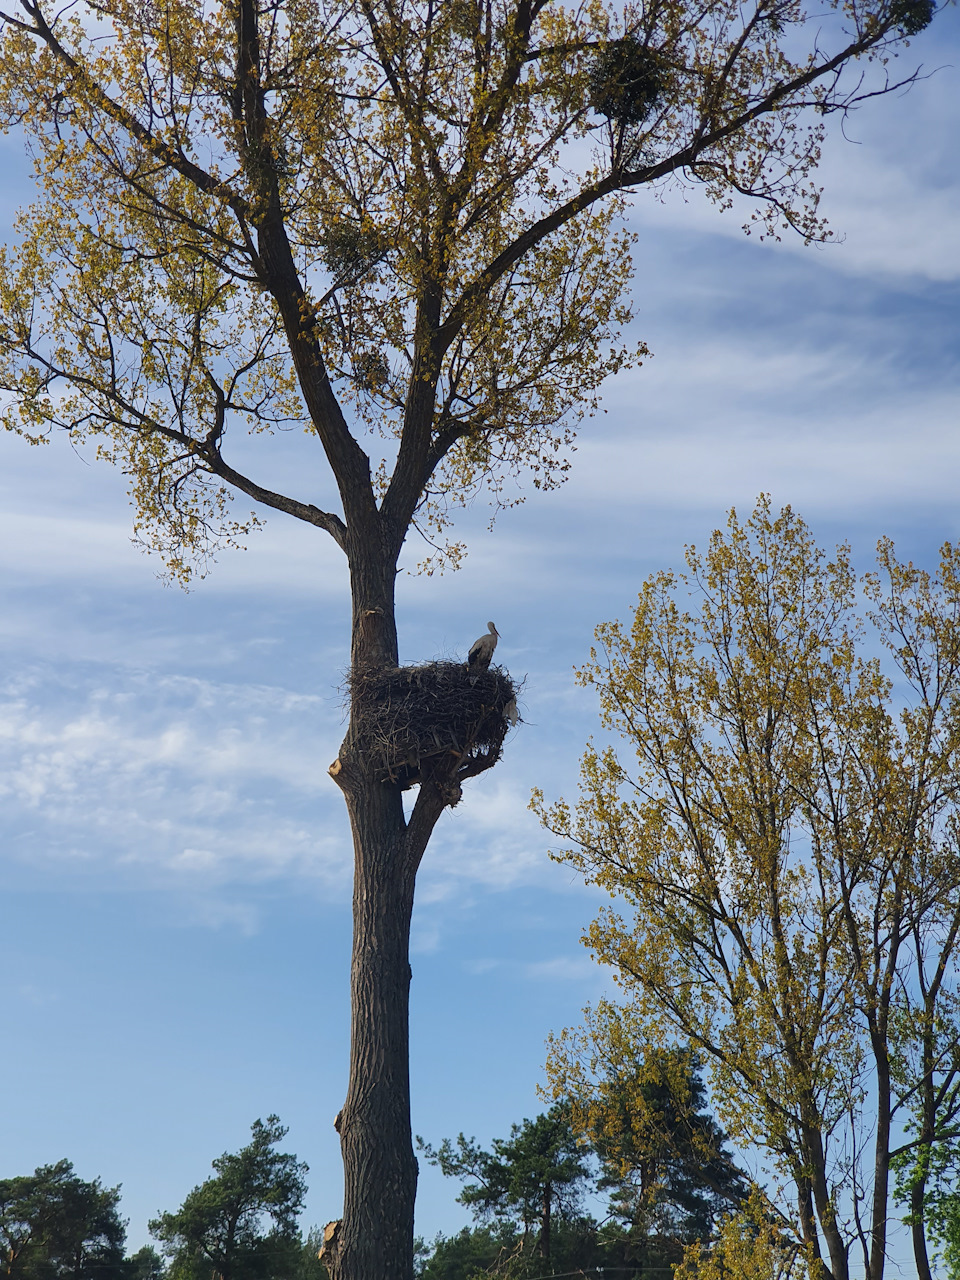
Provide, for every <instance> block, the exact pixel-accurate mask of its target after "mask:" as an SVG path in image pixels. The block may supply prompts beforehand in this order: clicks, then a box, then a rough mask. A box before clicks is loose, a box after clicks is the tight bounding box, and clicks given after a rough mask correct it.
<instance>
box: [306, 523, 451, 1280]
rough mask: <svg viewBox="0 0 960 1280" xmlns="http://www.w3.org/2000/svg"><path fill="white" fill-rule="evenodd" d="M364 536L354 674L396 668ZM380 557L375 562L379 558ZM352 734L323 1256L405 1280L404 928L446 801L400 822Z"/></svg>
mask: <svg viewBox="0 0 960 1280" xmlns="http://www.w3.org/2000/svg"><path fill="white" fill-rule="evenodd" d="M383 542H384V538H383V528H382V525H380V526H379V528H376V529H371V530H368V534H367V538H366V540H365V543H364V544H363V546H362V549H361V546H358V547H356V548H355V553H354V556H353V558H352V562H351V585H352V592H353V642H352V646H351V648H352V659H353V664H354V667H357V666H365V667H371V666H372V667H382V666H391V665H392V666H396V665H397V662H398V648H397V633H396V622H395V614H394V581H395V577H396V570H395V563H396V556H395V555H393V556H391V555H390V554H389V550H388V549H387V548H385V547H384V546H383V545H382V544H383ZM378 552H379V554H378ZM353 740H354V724H353V722H352V721H351V726H350V730H349V731H348V733H347V737H346V739H345V741H344V743H343V746H342V747H341V750H340V756H339V758H338V760H337V761H336V762H335V764H334V766H331V774H332V775H333V776H334V778H335V780H336V782H337V784H338V785H339V786H340V788H341V789H342V791H343V792H344V796H345V799H346V803H347V810H348V813H349V816H350V826H351V830H352V833H353V848H354V893H353V955H352V962H351V973H350V997H351V1033H350V1077H349V1083H348V1089H347V1097H346V1101H345V1102H344V1105H343V1108H342V1110H341V1111H340V1113H339V1115H338V1116H337V1119H336V1127H337V1130H338V1132H339V1134H340V1146H341V1152H342V1156H343V1168H344V1206H343V1218H342V1219H341V1220H340V1222H338V1223H335V1224H330V1226H329V1227H328V1229H327V1231H326V1233H325V1239H324V1247H323V1250H322V1252H321V1257H322V1258H323V1261H324V1263H325V1264H326V1267H327V1270H328V1271H329V1272H330V1275H331V1277H332V1280H412V1277H413V1213H414V1201H415V1197H416V1189H417V1161H416V1157H415V1155H414V1152H413V1141H412V1133H411V1125H410V1073H409V994H410V978H411V970H410V960H409V942H410V921H411V917H412V914H413V900H414V887H415V881H416V873H417V868H418V866H419V863H420V859H421V857H422V855H423V851H424V849H425V848H426V845H427V841H428V840H429V838H430V834H431V833H432V830H433V827H434V826H435V824H436V821H437V819H438V818H439V816H440V814H441V813H442V811H443V807H444V801H443V797H442V795H441V794H440V791H439V789H438V788H437V787H435V786H433V785H432V784H431V783H430V782H426V783H424V784H422V785H421V788H420V793H419V794H418V797H417V801H416V803H415V805H414V809H413V812H412V814H411V816H410V819H409V821H408V820H407V819H406V818H405V816H404V812H403V799H402V792H401V789H400V787H399V786H398V785H396V784H394V783H390V782H384V781H382V780H381V779H380V778H378V777H377V776H376V775H375V773H374V772H372V771H371V770H370V769H369V767H368V766H367V762H366V761H365V760H364V759H363V757H362V755H361V754H360V753H359V752H357V751H355V750H354V748H353V745H352V744H353Z"/></svg>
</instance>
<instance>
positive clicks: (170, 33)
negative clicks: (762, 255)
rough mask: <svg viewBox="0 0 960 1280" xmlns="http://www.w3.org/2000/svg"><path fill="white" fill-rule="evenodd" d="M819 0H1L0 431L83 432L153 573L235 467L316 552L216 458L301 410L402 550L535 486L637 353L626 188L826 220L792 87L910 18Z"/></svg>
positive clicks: (225, 522) (300, 421)
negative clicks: (16, 204) (54, 6)
mask: <svg viewBox="0 0 960 1280" xmlns="http://www.w3.org/2000/svg"><path fill="white" fill-rule="evenodd" d="M918 2H919V0H918ZM828 8H829V6H828ZM842 8H843V14H844V17H843V21H842V22H841V21H840V17H839V6H838V13H837V15H836V21H835V23H834V25H833V27H831V28H830V32H831V33H832V34H831V35H829V37H828V33H827V30H825V28H824V25H823V20H822V14H821V11H820V10H819V9H818V10H817V14H816V16H815V18H814V19H813V20H808V18H807V15H806V13H805V11H804V9H803V7H802V5H801V3H800V0H756V3H754V4H752V5H749V6H744V5H742V4H741V3H739V0H708V3H707V4H705V5H703V4H691V3H689V0H654V2H653V3H650V4H644V5H638V4H633V3H631V4H628V5H626V6H625V7H624V6H621V5H618V4H613V3H605V2H604V0H582V2H581V3H578V4H575V5H572V6H567V5H564V4H560V3H556V2H547V0H537V2H536V3H533V4H530V3H529V2H528V0H489V2H486V3H481V2H479V0H439V2H434V0H431V2H430V3H422V4H420V3H412V2H404V3H401V4H399V5H396V4H394V3H392V2H391V3H387V2H385V0H361V3H359V4H356V5H355V4H353V3H350V4H347V3H340V2H339V0H270V2H269V3H267V4H265V5H263V6H259V7H258V6H257V5H255V4H253V3H252V0H223V2H222V3H221V2H220V0H210V2H209V3H202V4H197V3H186V2H185V0H136V3H134V2H133V0H96V3H94V2H93V0H89V3H80V4H78V5H76V6H72V7H69V8H68V9H66V10H59V11H56V12H55V11H53V10H51V11H47V9H46V8H45V7H44V5H43V3H42V0H37V2H36V3H35V2H34V0H19V7H16V6H14V8H13V10H12V11H11V12H10V13H8V14H6V15H5V16H3V17H2V18H0V23H2V39H0V124H3V125H5V126H6V127H8V128H15V129H17V130H18V131H20V132H21V133H22V134H23V135H24V137H25V139H26V142H27V145H28V147H29V149H30V154H31V156H32V157H33V162H34V168H35V173H36V179H37V184H38V196H37V200H36V202H35V203H34V204H33V205H32V206H31V207H30V208H28V209H25V210H23V211H22V213H21V215H20V218H19V221H18V233H17V238H16V242H15V243H14V244H12V245H11V246H9V248H8V249H7V251H6V252H5V253H4V255H3V257H2V258H0V388H3V389H5V390H6V391H7V392H8V393H9V395H8V398H7V408H6V411H5V419H4V420H5V424H6V425H7V426H8V427H9V428H11V429H13V430H17V431H21V432H23V433H24V434H26V435H27V436H28V438H30V439H31V440H34V441H39V440H41V439H43V438H44V437H45V435H46V434H47V433H48V432H49V430H50V429H51V428H52V427H55V426H59V427H63V428H66V429H68V430H69V431H71V432H72V433H73V434H74V436H75V437H76V438H77V439H78V440H80V441H82V440H84V439H92V440H93V441H94V442H95V444H96V445H97V446H98V447H99V448H100V450H101V451H102V453H103V455H104V456H105V457H107V458H109V459H110V460H112V461H114V462H116V463H117V464H118V465H120V466H122V467H123V468H124V469H125V471H126V472H127V473H128V474H129V476H130V483H131V490H132V494H133V497H134V499H135V501H136V504H137V509H138V517H137V519H138V527H139V529H140V531H141V533H142V536H143V537H144V539H145V540H146V541H147V542H148V543H152V544H153V545H155V546H157V547H158V548H159V549H160V550H161V551H162V552H163V553H164V554H165V556H166V557H167V561H168V564H169V567H170V569H171V571H172V572H173V573H174V574H179V575H181V576H184V575H186V574H188V573H189V564H190V561H191V558H196V556H197V555H200V556H201V557H202V555H203V553H204V551H205V550H206V549H207V548H210V547H215V546H216V544H217V542H218V541H219V540H222V539H223V538H226V539H227V540H231V539H233V538H235V537H238V536H240V535H241V534H242V533H243V532H244V530H245V529H247V528H249V524H250V522H249V521H242V520H241V521H239V522H233V521H232V520H231V518H230V516H229V513H228V510H227V505H226V504H227V494H228V493H229V492H230V491H232V490H240V491H242V492H243V493H245V494H246V495H248V496H249V497H251V498H253V499H254V500H255V501H256V502H257V503H260V504H263V505H267V506H272V507H275V508H276V507H278V508H280V509H282V510H286V511H288V512H289V513H291V514H294V515H297V516H299V517H300V518H302V519H306V520H308V521H313V522H314V523H316V524H320V525H321V527H324V528H326V529H327V530H328V532H332V533H333V535H334V536H335V537H336V538H337V540H338V541H340V542H341V544H342V543H343V538H342V536H341V534H342V529H341V528H340V526H339V525H338V523H337V521H338V520H339V519H340V516H339V515H337V516H329V517H325V518H324V519H320V514H321V513H318V512H317V509H316V508H314V507H312V506H311V505H310V502H309V501H301V500H298V501H291V500H289V499H287V498H284V497H283V496H282V495H277V494H274V493H272V492H271V491H269V490H267V489H265V488H263V487H261V485H260V483H259V482H258V480H257V479H256V478H255V477H252V476H249V475H246V474H245V473H243V472H242V471H241V470H238V469H237V464H236V455H235V453H234V454H232V455H231V457H232V461H231V460H230V457H228V455H227V454H226V453H225V452H224V450H225V446H226V441H227V437H228V434H229V432H230V430H231V428H240V429H247V430H250V431H253V432H263V431H266V432H269V431H273V430H275V429H278V428H283V427H296V426H299V427H302V428H305V429H306V430H308V431H311V432H313V431H315V432H316V433H317V434H318V435H319V437H320V440H321V442H322V444H323V446H324V448H325V450H326V454H327V459H328V461H329V463H330V465H331V467H332V469H333V472H334V475H335V478H336V483H337V485H338V486H339V490H340V496H341V499H343V500H344V501H345V502H346V499H345V498H344V493H345V490H346V489H347V488H350V489H351V492H352V493H353V496H354V497H356V492H357V488H356V487H357V484H358V483H360V480H359V478H358V477H359V476H360V472H358V470H357V466H356V465H355V464H357V462H358V459H359V461H360V462H361V463H362V467H361V470H363V469H364V468H366V459H365V458H359V455H358V454H357V453H356V452H355V450H354V449H353V446H352V445H351V443H350V442H349V439H348V437H347V436H345V435H344V433H345V432H346V431H348V430H352V431H353V433H354V436H355V438H357V439H362V441H363V447H364V450H365V451H367V452H369V453H370V455H371V457H370V467H369V470H370V471H371V472H372V474H373V484H374V488H373V492H372V494H370V495H369V496H368V498H367V499H364V501H367V502H372V501H381V500H382V501H384V503H385V510H386V511H387V512H388V513H389V514H391V516H392V517H395V518H396V519H397V520H398V521H399V523H400V528H399V533H397V535H396V536H397V537H399V538H400V540H401V541H402V535H403V533H405V531H406V528H407V525H408V524H409V522H410V521H411V520H413V519H414V518H415V520H416V521H417V522H418V523H420V524H422V525H423V524H425V525H426V526H427V527H431V526H432V527H434V528H436V527H441V528H442V527H443V525H444V523H445V512H446V511H447V510H448V508H449V506H450V504H451V503H453V504H456V503H459V502H464V501H467V500H468V499H469V498H470V497H471V496H472V495H473V494H474V493H475V492H476V491H477V490H478V488H480V487H481V486H484V485H486V486H489V487H490V488H491V489H492V491H493V494H494V498H495V501H496V502H497V503H501V502H503V501H508V500H510V499H509V495H508V494H506V493H505V491H504V486H505V484H506V483H507V481H508V479H510V478H511V477H512V476H514V475H515V474H516V473H519V472H522V471H531V472H532V473H533V479H534V484H535V485H536V486H539V487H546V488H549V487H550V486H552V485H554V484H556V483H558V482H559V481H560V480H561V479H562V478H563V475H564V473H565V471H566V469H567V466H568V465H569V464H568V457H569V447H570V446H571V444H572V439H573V430H574V427H575V426H576V423H577V420H578V418H579V417H580V416H581V415H582V414H583V413H584V412H585V411H591V410H592V409H593V408H594V407H595V405H596V402H597V393H598V390H599V387H600V385H601V383H602V382H603V380H604V378H606V377H607V376H608V375H609V374H611V373H615V372H617V371H618V370H620V369H622V368H624V367H625V366H627V365H628V364H630V363H631V362H633V361H635V360H636V359H637V358H638V356H639V355H640V354H642V352H643V350H644V348H643V346H642V344H640V345H639V346H637V345H636V344H635V345H633V346H630V345H625V344H624V343H623V342H622V340H621V338H620V336H619V335H620V333H621V331H622V328H623V326H624V325H625V324H626V322H627V321H628V320H629V319H630V314H631V313H630V306H629V304H628V302H627V301H626V294H625V290H626V287H627V284H628V281H629V279H630V275H631V258H630V245H631V236H630V235H629V234H628V233H627V232H626V231H624V230H622V229H621V230H618V229H617V228H618V225H619V220H620V217H621V214H622V212H623V206H624V202H625V200H626V198H627V193H629V192H630V191H632V190H634V189H636V188H638V187H640V186H643V185H645V184H654V185H655V184H657V183H659V182H662V181H664V180H666V179H668V178H670V177H671V176H676V175H680V174H683V175H686V177H688V178H692V179H695V180H697V181H699V182H701V183H703V184H704V185H705V186H706V188H707V190H708V192H709V193H710V195H711V196H712V197H713V198H714V199H716V200H718V201H719V202H720V203H721V204H722V203H726V202H727V201H729V199H730V196H731V193H733V192H735V191H742V192H745V193H747V194H750V195H753V196H755V197H756V198H757V200H758V202H759V203H760V204H761V205H762V206H763V208H764V209H765V210H766V213H765V214H763V215H761V216H762V219H765V220H766V222H767V224H768V229H770V230H774V231H775V230H776V228H778V227H781V226H786V225H790V224H792V225H793V226H795V227H796V228H797V229H798V230H799V231H800V232H801V234H803V235H805V236H808V237H812V236H819V235H821V234H825V232H824V229H823V227H822V225H821V223H820V222H819V221H818V218H817V213H816V207H817V201H818V195H819V193H818V191H817V189H816V187H815V186H814V185H813V183H812V181H811V173H812V170H813V168H814V166H815V164H816V161H817V158H818V146H819V138H820V126H819V124H818V123H816V122H814V123H811V120H814V118H813V117H810V116H809V114H805V110H806V108H808V107H809V106H810V105H811V104H813V105H817V106H820V107H822V108H827V107H830V106H834V107H835V106H838V105H840V104H842V103H845V102H849V101H851V98H850V95H849V94H847V90H846V88H845V85H844V83H843V82H842V80H840V81H838V80H837V78H836V76H835V74H834V72H835V71H836V70H837V69H838V68H840V67H842V66H843V65H844V63H845V62H847V61H848V60H850V59H851V58H854V57H858V56H861V55H867V56H878V57H880V58H883V57H884V56H885V52H884V51H885V50H886V49H887V48H888V47H889V46H890V45H892V44H894V43H895V42H896V41H897V40H898V39H900V38H901V37H902V35H903V33H904V32H905V31H906V30H907V27H908V26H909V27H910V29H911V30H913V29H917V23H918V22H920V19H919V18H918V17H917V16H916V15H915V14H913V10H912V9H911V14H912V15H913V16H912V17H910V18H909V22H908V21H907V18H905V17H904V13H903V12H901V10H903V0H900V9H897V8H896V6H893V7H891V6H890V5H889V3H888V0H846V3H844V5H843V6H842ZM908 16H909V15H908ZM905 24H906V25H905ZM828 25H829V24H828ZM920 25H922V23H920ZM831 40H832V45H831ZM828 46H830V47H829V49H828ZM624 50H626V53H624V52H623V51H624ZM624 59H625V61H624ZM631 67H633V68H634V70H633V71H631V70H630V68H631ZM637 67H639V68H640V71H639V72H638V71H637V70H636V68H637ZM651 67H652V68H654V71H653V72H651V70H650V68H651ZM618 68H619V70H618ZM624 68H626V70H624ZM637 75H639V76H640V81H637V83H636V84H635V83H634V82H633V81H631V80H630V76H634V77H635V78H636V76H637ZM616 76H621V80H616ZM623 76H626V77H627V80H626V82H622V77H623ZM611 77H614V80H611ZM614 81H615V82H614ZM641 82H642V83H641ZM851 83H852V84H853V85H854V87H853V88H852V89H851V90H850V93H851V94H852V95H853V97H854V98H855V96H856V93H857V91H858V82H856V80H855V79H854V81H852V82H851ZM638 85H639V87H637V86H638ZM621 100H622V101H623V102H624V103H626V104H628V105H627V106H625V107H624V115H623V118H621V119H616V118H614V119H611V118H609V117H608V116H605V115H603V114H601V112H600V111H599V110H598V109H597V108H595V107H594V105H593V104H594V102H596V103H598V104H600V105H601V106H603V104H606V107H605V110H607V111H608V112H613V113H614V114H616V112H617V107H616V103H617V102H620V101H621ZM638 102H642V109H641V107H639V106H638V105H637V104H638ZM611 104H613V105H611ZM641 293H642V290H641ZM344 414H346V415H349V417H350V421H349V423H347V422H346V419H345V418H344V416H343V415H344ZM378 437H382V438H383V440H384V441H385V442H386V443H383V444H381V443H380V442H379V440H378ZM398 437H399V438H400V439H401V440H402V441H403V442H404V444H403V447H402V448H401V450H400V461H399V463H398V464H397V465H396V468H394V463H395V461H396V459H397V452H396V445H394V444H393V443H391V441H393V440H395V439H397V438H398ZM351 468H352V470H351ZM348 472H350V474H349V475H348V474H347V473H348ZM364 473H365V472H364ZM304 483H305V485H308V486H310V488H311V492H310V493H308V494H307V495H305V496H306V498H307V499H309V500H310V501H312V500H313V499H314V498H315V497H316V496H317V493H316V486H315V485H310V478H309V477H305V480H304ZM364 483H368V482H366V481H364ZM391 484H393V486H394V497H395V498H396V502H395V503H394V504H393V507H391V504H390V502H388V501H387V500H386V494H387V493H388V491H389V490H390V487H391ZM347 506H349V503H347ZM414 513H416V515H415V516H414ZM354 517H355V513H353V512H351V511H349V510H346V509H344V512H343V519H344V520H346V522H347V524H350V522H351V520H353V519H354ZM392 541H393V542H395V541H396V539H395V538H393V539H392ZM451 550H452V553H453V554H454V556H455V555H456V553H457V549H456V548H452V549H451Z"/></svg>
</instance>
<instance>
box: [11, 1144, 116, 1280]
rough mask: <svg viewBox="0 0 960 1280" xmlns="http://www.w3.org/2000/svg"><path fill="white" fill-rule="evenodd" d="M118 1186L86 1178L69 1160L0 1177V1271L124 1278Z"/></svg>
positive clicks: (59, 1278) (26, 1279) (28, 1277)
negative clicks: (17, 1174) (102, 1183)
mask: <svg viewBox="0 0 960 1280" xmlns="http://www.w3.org/2000/svg"><path fill="white" fill-rule="evenodd" d="M119 1202H120V1188H119V1187H109V1188H108V1187H104V1186H102V1185H101V1183H100V1180H99V1178H95V1179H94V1180H93V1181H92V1182H85V1181H84V1180H83V1179H82V1178H78V1177H77V1175H76V1174H75V1173H74V1172H73V1165H72V1164H71V1163H70V1161H69V1160H59V1161H57V1163H56V1164H50V1165H43V1166H42V1167H41V1168H39V1169H37V1170H36V1172H35V1173H32V1174H28V1175H26V1176H22V1177H18V1178H5V1179H3V1180H0V1275H4V1276H6V1277H8V1280H127V1268H126V1263H125V1260H124V1242H125V1239H126V1227H125V1224H124V1222H123V1220H122V1219H121V1218H120V1215H119V1212H118V1205H119Z"/></svg>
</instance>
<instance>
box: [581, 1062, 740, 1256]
mask: <svg viewBox="0 0 960 1280" xmlns="http://www.w3.org/2000/svg"><path fill="white" fill-rule="evenodd" d="M706 1105H707V1091H706V1087H705V1085H704V1083H703V1076H702V1066H701V1063H700V1061H699V1060H698V1059H697V1057H696V1056H695V1055H693V1054H690V1053H688V1052H685V1051H683V1050H680V1049H668V1050H663V1051H661V1052H658V1053H650V1054H648V1055H647V1056H646V1058H645V1059H644V1060H643V1061H642V1062H640V1063H637V1064H633V1065H630V1066H627V1067H624V1068H622V1069H619V1070H611V1071H610V1073H609V1074H608V1076H607V1078H606V1079H605V1080H603V1081H601V1082H600V1084H599V1086H598V1088H597V1091H596V1094H595V1095H594V1096H593V1097H592V1098H590V1099H589V1100H588V1101H587V1102H586V1103H585V1104H581V1105H580V1106H578V1107H577V1108H576V1110H577V1112H578V1113H579V1115H580V1116H581V1118H582V1121H583V1123H584V1126H585V1128H586V1132H587V1133H588V1135H589V1137H590V1140H591V1143H592V1146H593V1150H594V1151H595V1152H596V1154H597V1157H598V1158H599V1160H600V1164H601V1176H600V1178H599V1179H598V1182H597V1185H598V1188H599V1189H600V1190H607V1191H610V1193H611V1195H610V1200H609V1212H610V1217H611V1218H612V1219H614V1220H615V1221H616V1222H618V1223H619V1224H621V1226H622V1228H623V1229H624V1231H625V1239H624V1243H629V1246H630V1247H629V1248H628V1249H627V1253H628V1254H629V1255H630V1256H631V1257H633V1258H635V1259H636V1260H637V1261H638V1262H641V1263H643V1264H644V1265H645V1269H649V1268H653V1269H657V1270H659V1269H663V1270H664V1271H666V1270H668V1269H669V1267H670V1266H672V1265H674V1264H676V1263H678V1262H679V1261H680V1260H681V1258H682V1256H683V1250H684V1248H685V1246H687V1245H689V1244H691V1243H693V1242H694V1241H696V1240H707V1239H709V1237H710V1236H711V1235H712V1233H713V1231H714V1228H715V1225H716V1222H717V1218H718V1216H719V1215H720V1214H722V1213H723V1212H724V1211H729V1210H731V1209H734V1208H736V1207H738V1206H739V1205H740V1204H741V1203H742V1202H743V1200H744V1199H745V1198H746V1196H747V1195H748V1194H749V1182H748V1179H747V1176H746V1175H745V1174H744V1173H743V1171H742V1170H740V1169H738V1168H737V1166H736V1164H735V1163H734V1161H733V1155H732V1152H731V1151H730V1149H729V1146H728V1139H727V1135H726V1133H724V1131H723V1129H721V1127H720V1126H719V1125H718V1124H717V1122H716V1120H714V1118H713V1116H711V1115H710V1114H709V1113H708V1112H707V1111H706V1109H705V1108H706Z"/></svg>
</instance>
